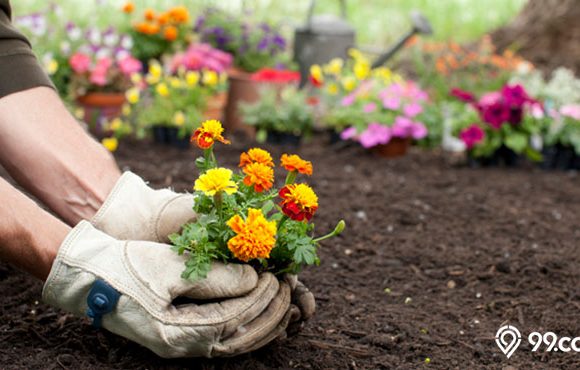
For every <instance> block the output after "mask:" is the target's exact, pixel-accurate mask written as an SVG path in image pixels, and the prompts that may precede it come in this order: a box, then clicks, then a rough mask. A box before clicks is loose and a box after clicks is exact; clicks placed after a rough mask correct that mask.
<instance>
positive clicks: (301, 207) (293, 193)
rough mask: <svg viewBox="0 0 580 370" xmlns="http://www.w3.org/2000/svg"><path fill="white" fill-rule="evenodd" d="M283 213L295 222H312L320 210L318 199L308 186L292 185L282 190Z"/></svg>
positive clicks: (281, 203)
mask: <svg viewBox="0 0 580 370" xmlns="http://www.w3.org/2000/svg"><path fill="white" fill-rule="evenodd" d="M278 195H280V197H281V198H282V202H280V206H281V207H282V212H284V214H285V215H286V216H288V217H290V218H291V219H293V220H295V221H304V220H307V221H310V220H311V219H312V216H314V213H315V212H316V210H317V209H318V197H317V196H316V193H314V190H312V188H311V187H310V186H308V185H306V184H290V185H286V186H284V187H283V188H282V189H280V192H279V193H278Z"/></svg>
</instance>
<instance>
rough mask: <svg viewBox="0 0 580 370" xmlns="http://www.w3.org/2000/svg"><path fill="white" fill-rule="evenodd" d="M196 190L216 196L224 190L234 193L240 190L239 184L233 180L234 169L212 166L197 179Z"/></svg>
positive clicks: (194, 188)
mask: <svg viewBox="0 0 580 370" xmlns="http://www.w3.org/2000/svg"><path fill="white" fill-rule="evenodd" d="M193 190H195V191H202V192H203V193H204V194H205V195H208V196H214V195H215V194H216V193H217V192H220V191H223V192H225V193H227V194H233V193H235V192H236V191H238V185H236V183H235V182H234V181H232V171H231V170H228V169H227V168H221V167H220V168H212V169H210V170H207V172H206V173H204V174H203V175H201V176H200V177H199V178H198V179H197V180H195V185H194V187H193Z"/></svg>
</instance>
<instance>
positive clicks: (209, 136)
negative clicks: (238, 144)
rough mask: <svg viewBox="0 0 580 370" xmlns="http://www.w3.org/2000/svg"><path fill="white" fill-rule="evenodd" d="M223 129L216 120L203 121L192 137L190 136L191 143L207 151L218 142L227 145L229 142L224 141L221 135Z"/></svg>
mask: <svg viewBox="0 0 580 370" xmlns="http://www.w3.org/2000/svg"><path fill="white" fill-rule="evenodd" d="M223 132H224V129H223V127H222V124H221V122H219V121H216V120H213V119H212V120H209V121H205V122H203V123H202V124H201V127H199V128H198V129H197V130H195V132H194V133H193V135H192V136H191V142H192V143H195V144H196V145H197V146H198V147H200V148H201V149H209V148H211V147H212V145H213V144H214V143H215V142H216V141H219V142H221V143H224V144H229V143H230V141H229V140H226V139H224V137H223V136H222V133H223Z"/></svg>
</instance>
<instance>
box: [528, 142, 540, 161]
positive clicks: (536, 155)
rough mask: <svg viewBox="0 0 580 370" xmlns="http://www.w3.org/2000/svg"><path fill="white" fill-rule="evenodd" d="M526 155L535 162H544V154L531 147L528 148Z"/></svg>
mask: <svg viewBox="0 0 580 370" xmlns="http://www.w3.org/2000/svg"><path fill="white" fill-rule="evenodd" d="M524 153H525V154H526V157H528V159H529V160H531V161H534V162H541V161H542V158H543V156H542V153H540V152H538V151H537V150H534V149H532V148H531V147H529V146H528V147H526V150H525V151H524Z"/></svg>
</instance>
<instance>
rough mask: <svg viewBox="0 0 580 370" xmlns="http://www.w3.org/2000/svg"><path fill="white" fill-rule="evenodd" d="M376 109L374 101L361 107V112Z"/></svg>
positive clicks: (370, 111)
mask: <svg viewBox="0 0 580 370" xmlns="http://www.w3.org/2000/svg"><path fill="white" fill-rule="evenodd" d="M376 110H377V104H376V103H373V102H371V103H368V104H366V105H365V106H364V107H363V112H365V113H372V112H374V111H376Z"/></svg>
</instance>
